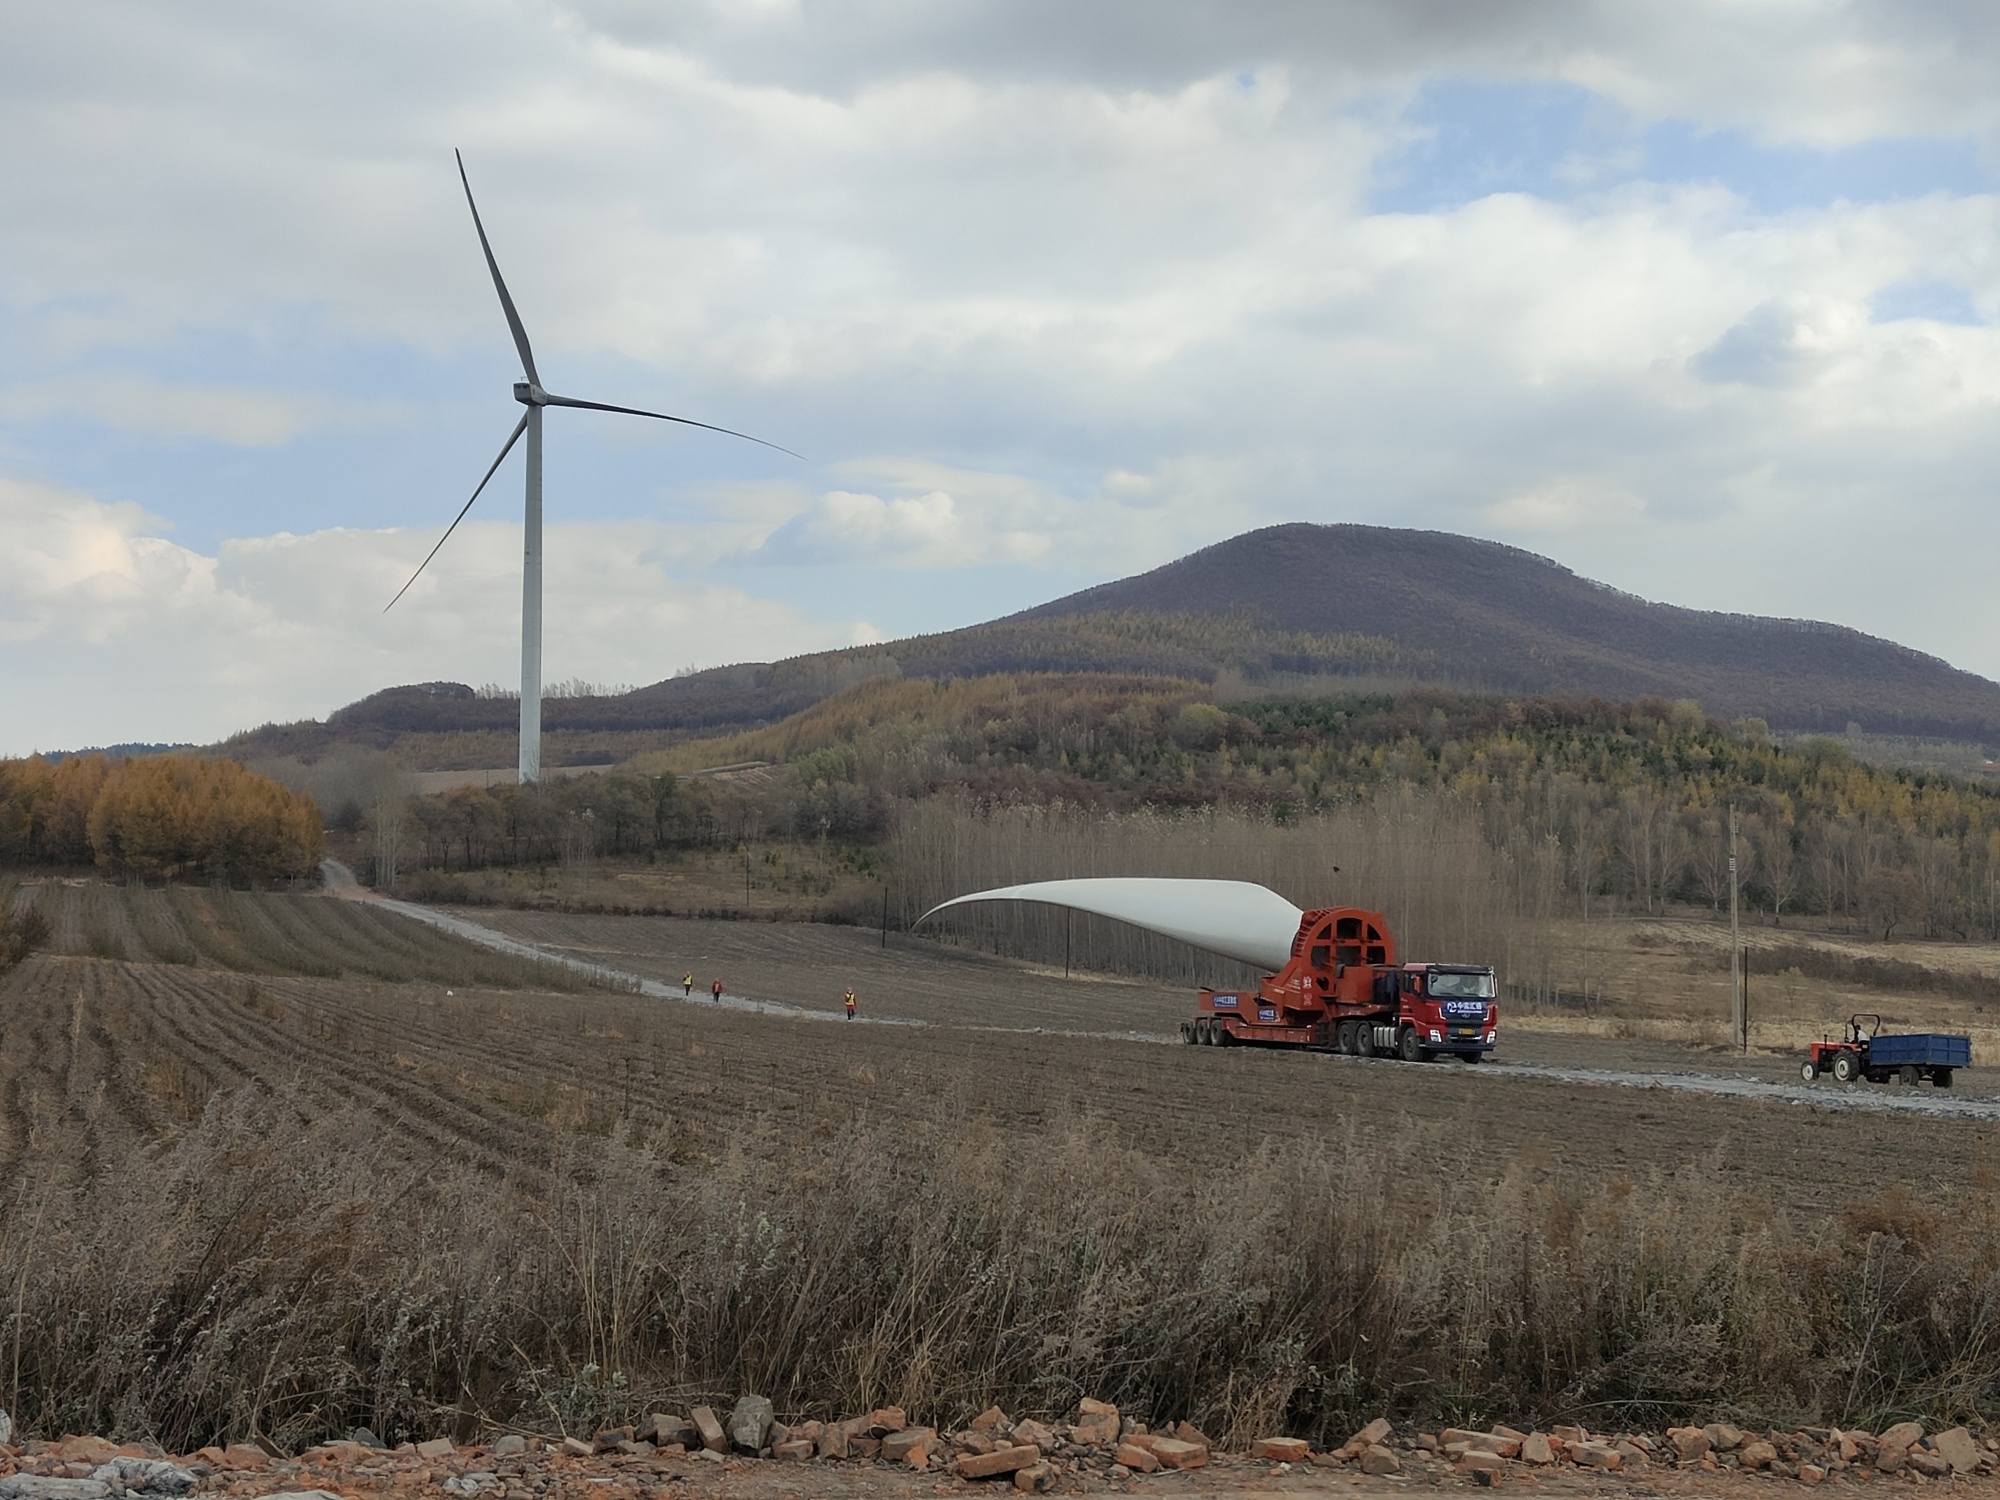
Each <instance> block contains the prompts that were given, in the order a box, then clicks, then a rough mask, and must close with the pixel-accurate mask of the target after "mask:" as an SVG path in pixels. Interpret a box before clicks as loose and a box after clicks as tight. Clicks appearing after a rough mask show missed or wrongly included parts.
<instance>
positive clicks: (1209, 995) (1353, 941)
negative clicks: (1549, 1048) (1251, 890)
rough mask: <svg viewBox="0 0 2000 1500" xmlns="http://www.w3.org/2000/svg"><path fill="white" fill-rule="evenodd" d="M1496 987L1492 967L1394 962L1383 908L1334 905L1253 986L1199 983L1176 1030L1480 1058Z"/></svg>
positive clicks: (1218, 1037) (1493, 1018)
mask: <svg viewBox="0 0 2000 1500" xmlns="http://www.w3.org/2000/svg"><path fill="white" fill-rule="evenodd" d="M1497 995H1498V989H1497V986H1496V985H1495V982H1494V976H1493V970H1492V969H1490V968H1485V967H1481V966H1479V965H1475V964H1437V963H1399V962H1397V959H1396V939H1395V935H1394V934H1393V933H1391V932H1390V931H1389V923H1388V921H1387V919H1386V918H1384V917H1383V915H1382V914H1381V913H1380V912H1377V911H1363V910H1362V909H1361V908H1359V907H1354V906H1330V907H1324V908H1322V909H1320V910H1318V911H1309V912H1306V913H1305V914H1304V916H1303V917H1302V918H1301V919H1300V921H1299V930H1298V935H1297V936H1296V937H1294V938H1293V939H1292V954H1291V958H1290V959H1289V960H1288V961H1287V962H1286V964H1285V966H1284V967H1283V968H1282V969H1280V970H1279V971H1278V972H1277V973H1276V974H1272V975H1268V976H1266V977H1265V978H1264V979H1263V980H1261V981H1259V983H1258V985H1257V988H1256V989H1255V990H1211V989H1204V990H1202V991H1201V995H1200V999H1199V1001H1198V1002H1197V1005H1196V1014H1195V1017H1194V1019H1193V1020H1191V1021H1183V1022H1182V1023H1181V1037H1182V1039H1183V1040H1185V1041H1188V1042H1193V1043H1197V1044H1200V1045H1204V1046H1212V1047H1226V1046H1235V1045H1238V1044H1244V1043H1262V1044H1264V1045H1267V1046H1280V1047H1315V1048H1323V1049H1330V1050H1332V1051H1335V1052H1344V1053H1347V1054H1349V1055H1350V1056H1354V1057H1373V1056H1376V1055H1378V1054H1385V1055H1390V1056H1396V1057H1401V1058H1403V1059H1404V1060H1405V1061H1407V1062H1428V1061H1430V1060H1431V1059H1432V1058H1433V1057H1438V1056H1453V1057H1460V1058H1463V1059H1464V1060H1465V1061H1467V1062H1473V1063H1476V1062H1478V1061H1479V1059H1480V1058H1482V1057H1484V1056H1485V1055H1486V1054H1487V1053H1488V1052H1491V1051H1492V1050H1493V1044H1494V1040H1495V1037H1496V1036H1497V1034H1498V1029H1499V1024H1500V1007H1499V1004H1498V1003H1497Z"/></svg>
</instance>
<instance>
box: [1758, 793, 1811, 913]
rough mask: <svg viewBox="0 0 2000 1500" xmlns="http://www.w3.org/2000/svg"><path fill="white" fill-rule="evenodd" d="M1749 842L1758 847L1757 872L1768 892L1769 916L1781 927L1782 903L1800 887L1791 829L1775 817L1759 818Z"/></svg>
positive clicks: (1797, 862)
mask: <svg viewBox="0 0 2000 1500" xmlns="http://www.w3.org/2000/svg"><path fill="white" fill-rule="evenodd" d="M1752 842H1753V843H1754V844H1755V846H1756V850H1757V869H1758V873H1759V874H1761V875H1762V876H1763V878H1764V886H1765V889H1767V890H1769V891H1770V893H1771V920H1772V922H1773V923H1774V924H1776V925H1777V926H1780V927H1782V926H1784V925H1785V903H1786V902H1787V901H1790V900H1791V899H1792V898H1793V897H1794V896H1795V895H1797V894H1798V889H1799V857H1798V851H1797V850H1795V849H1794V848H1793V847H1792V830H1791V829H1790V827H1788V826H1787V825H1786V824H1785V823H1784V822H1782V821H1781V820H1780V819H1778V818H1776V817H1772V818H1769V819H1765V820H1760V821H1759V823H1758V824H1757V827H1756V831H1755V835H1754V837H1753V839H1752Z"/></svg>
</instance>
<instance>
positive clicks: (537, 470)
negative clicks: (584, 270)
mask: <svg viewBox="0 0 2000 1500" xmlns="http://www.w3.org/2000/svg"><path fill="white" fill-rule="evenodd" d="M452 156H453V157H454V158H456V160H457V162H458V180H459V182H460V183H461V184H462V185H463V186H464V188H465V206H466V207H467V208H469V209H471V210H472V227H473V228H474V229H475V230H477V231H478V233H479V248H480V249H481V250H482V251H484V252H485V254H486V269H487V270H489V271H491V272H492V273H493V290H494V291H496V292H498V293H499V294H500V310H501V311H502V312H504V313H505V314H506V315H507V329H508V331H509V332H510V333H512V334H513V335H514V347H515V348H516V349H517V350H519V351H520V354H521V373H522V374H524V375H525V376H527V379H525V380H517V381H515V382H514V399H515V400H516V401H518V402H520V403H521V405H523V406H525V407H527V410H526V411H525V412H523V413H522V414H521V420H520V421H519V422H517V423H515V424H514V430H513V431H512V432H511V433H509V434H508V435H507V441H506V442H505V443H503V444H501V446H500V456H499V457H498V458H496V459H494V460H493V464H492V467H491V468H489V469H487V471H486V477H485V478H484V479H482V480H480V481H479V484H478V487H477V488H476V489H474V490H473V492H472V500H468V501H466V502H465V505H464V507H463V508H462V509H461V510H460V511H459V513H458V515H457V517H456V518H455V519H454V520H453V521H452V523H451V525H449V526H447V527H446V528H445V532H444V535H443V536H441V537H439V538H438V544H437V546H436V547H433V548H431V550H430V552H429V554H428V555H427V556H426V557H425V558H424V560H423V561H422V562H420V563H418V564H417V571H416V572H415V573H412V574H411V575H410V583H406V584H404V585H403V586H402V587H401V588H400V589H398V590H397V591H396V598H395V599H391V600H390V601H389V602H388V603H387V604H385V605H384V606H383V607H382V612H383V613H384V614H387V613H388V612H389V611H390V610H392V609H394V608H395V607H396V599H401V598H402V597H403V595H405V594H407V593H408V592H409V591H410V584H411V583H415V582H416V581H417V579H418V577H420V576H421V575H422V573H423V571H424V569H425V568H427V567H429V566H430V563H431V558H433V557H436V556H437V555H438V550H439V548H441V547H443V546H444V544H445V543H446V542H448V541H449V540H451V534H452V533H453V532H454V531H456V530H458V523H459V522H460V521H463V520H464V519H465V514H466V511H469V510H471V509H472V501H473V500H477V499H478V498H479V497H480V495H481V494H482V493H483V492H484V491H485V489H486V485H487V482H488V481H489V480H491V479H492V478H493V475H494V473H495V471H496V470H498V469H499V467H500V465H501V464H502V463H503V462H505V461H506V458H507V455H508V454H509V453H512V452H513V451H514V444H516V443H517V442H519V441H520V440H521V434H522V433H524V432H525V433H526V434H527V435H528V499H527V524H526V528H525V531H526V535H525V537H524V539H523V544H522V562H521V780H522V781H523V782H530V781H539V780H540V779H541V775H542V408H543V407H545V406H576V407H581V408H583V409H584V410H585V411H613V412H620V413H622V414H623V415H625V416H628V417H653V418H655V419H657V420H659V421H662V422H678V423H679V424H680V425H681V426H683V427H699V428H701V429H702V430H703V431H704V432H719V433H721V434H723V435H724V436H725V437H733V438H742V439H743V440H744V441H745V442H748V443H756V444H758V445H759V446H760V447H765V448H774V449H776V450H777V451H778V452H780V453H787V454H791V456H792V457H793V458H800V457H802V455H800V454H797V453H792V450H791V449H789V448H781V447H779V446H778V445H777V444H776V443H767V442H765V441H764V440H763V439H762V438H759V437H751V436H750V434H749V433H747V432H733V431H731V430H730V429H729V428H727V427H717V426H714V425H713V424H712V423H708V422H697V421H695V420H693V419H692V418H690V417H670V416H668V415H667V414H666V413H665V412H663V411H641V410H640V409H639V408H638V407H636V406H610V405H607V404H606V403H605V402H602V401H579V400H578V399H577V398H576V397H574V396H557V395H554V394H552V393H551V392H549V391H545V390H543V389H542V377H541V376H540V375H539V374H538V373H537V372H536V370H535V351H534V350H532V349H531V348H529V347H528V330H527V329H525V328H523V327H522V326H521V315H520V313H518V312H516V311H515V310H514V299H513V298H512V297H511V296H509V295H508V293H507V283H506V281H505V280H503V279H502V278H501V275H500V263H499V262H498V261H497V260H495V259H494V258H493V246H492V245H490V244H489V243H487V239H486V226H485V225H484V224H483V223H481V222H480V219H479V205H478V204H477V203H474V202H473V201H472V183H471V181H470V180H469V179H468V178H467V177H466V175H465V158H464V157H463V156H460V155H459V153H458V152H456V151H454V152H452Z"/></svg>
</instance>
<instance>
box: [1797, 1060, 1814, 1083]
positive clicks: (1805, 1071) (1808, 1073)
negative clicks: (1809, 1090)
mask: <svg viewBox="0 0 2000 1500" xmlns="http://www.w3.org/2000/svg"><path fill="white" fill-rule="evenodd" d="M1799 1077H1801V1078H1803V1079H1804V1080H1805V1081H1806V1082H1807V1083H1811V1082H1812V1081H1813V1080H1814V1079H1815V1078H1818V1077H1819V1067H1818V1066H1817V1065H1816V1064H1815V1063H1814V1062H1813V1060H1812V1059H1811V1058H1810V1057H1809V1058H1807V1059H1806V1060H1805V1061H1804V1062H1802V1063H1800V1064H1799Z"/></svg>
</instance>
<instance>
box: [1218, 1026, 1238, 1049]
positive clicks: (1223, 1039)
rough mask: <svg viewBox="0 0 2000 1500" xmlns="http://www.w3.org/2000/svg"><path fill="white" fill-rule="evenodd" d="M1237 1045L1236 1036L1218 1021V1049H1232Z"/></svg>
mask: <svg viewBox="0 0 2000 1500" xmlns="http://www.w3.org/2000/svg"><path fill="white" fill-rule="evenodd" d="M1235 1044H1236V1034H1235V1033H1234V1032H1233V1031H1231V1030H1230V1029H1229V1028H1228V1027H1227V1026H1225V1025H1223V1024H1222V1023H1221V1022H1220V1021H1217V1022H1216V1023H1215V1045H1216V1046H1218V1047H1232V1046H1234V1045H1235Z"/></svg>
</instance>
